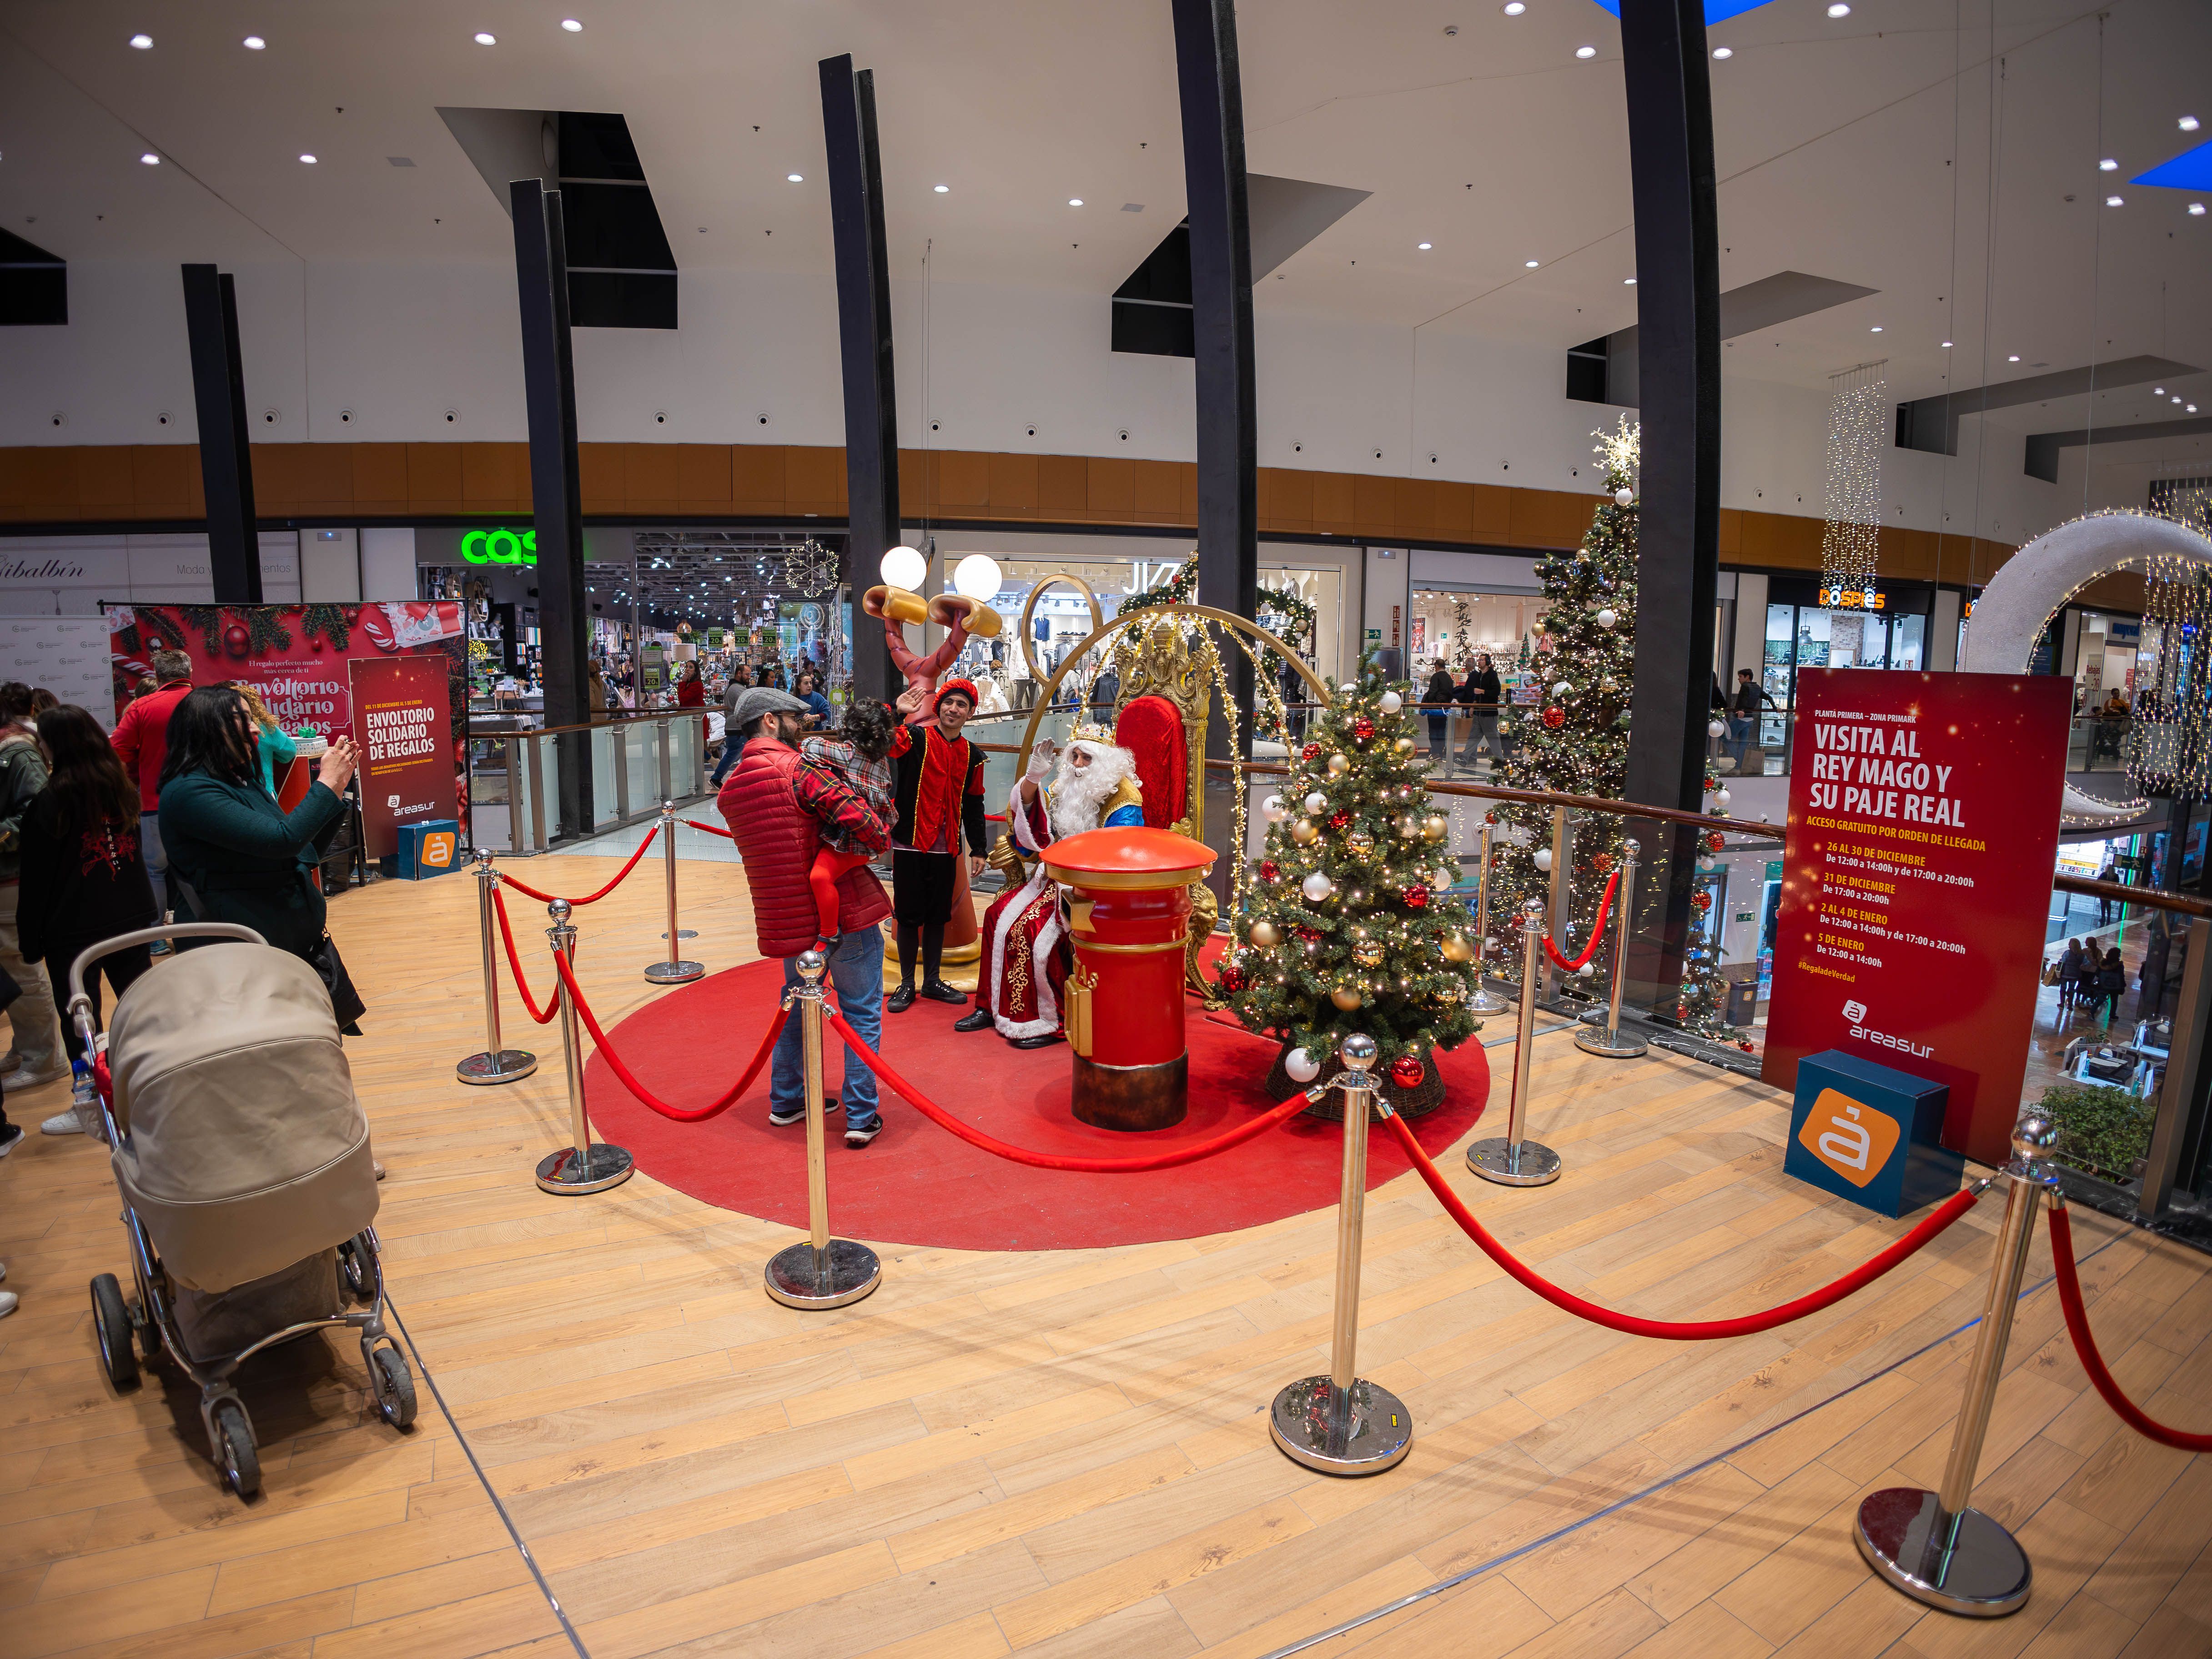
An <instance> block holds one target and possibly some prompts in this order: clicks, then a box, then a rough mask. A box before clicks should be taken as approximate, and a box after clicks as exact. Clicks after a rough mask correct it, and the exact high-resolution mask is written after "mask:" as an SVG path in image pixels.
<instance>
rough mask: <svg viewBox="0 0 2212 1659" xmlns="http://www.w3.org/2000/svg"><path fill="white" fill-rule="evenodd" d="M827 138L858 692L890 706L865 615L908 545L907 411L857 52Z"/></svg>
mask: <svg viewBox="0 0 2212 1659" xmlns="http://www.w3.org/2000/svg"><path fill="white" fill-rule="evenodd" d="M821 71H822V136H823V139H824V141H825V143H826V146H827V149H828V151H829V228H830V230H831V232H832V234H833V235H834V237H835V240H836V260H837V344H838V351H839V356H840V357H841V358H842V362H843V364H844V381H845V499H846V511H847V513H848V515H849V516H848V520H847V523H848V526H849V532H848V534H847V536H846V538H845V569H844V576H845V580H846V583H847V585H848V589H849V591H850V592H851V594H852V599H853V690H854V695H855V696H864V697H877V698H888V697H889V696H890V687H891V659H890V652H888V651H887V650H885V649H884V642H883V638H882V635H881V633H880V631H879V630H878V629H877V628H876V627H875V625H874V624H873V623H872V622H870V621H869V620H868V619H867V618H866V617H863V616H862V615H861V614H860V595H861V594H862V593H863V592H866V590H867V589H868V588H870V587H872V586H874V585H875V582H876V580H877V567H878V565H879V564H880V563H881V562H882V561H883V556H884V549H885V548H888V547H890V545H891V544H893V543H895V542H896V541H897V540H898V538H899V476H898V403H897V398H896V393H895V392H894V388H893V386H892V381H891V282H890V265H889V263H888V261H887V260H886V258H885V257H884V170H883V163H882V161H881V159H880V157H879V156H878V154H877V151H876V77H875V72H874V71H873V70H860V72H859V73H858V74H855V73H854V70H853V59H852V56H851V54H850V53H847V54H844V55H842V56H840V57H836V58H823V60H822V64H821Z"/></svg>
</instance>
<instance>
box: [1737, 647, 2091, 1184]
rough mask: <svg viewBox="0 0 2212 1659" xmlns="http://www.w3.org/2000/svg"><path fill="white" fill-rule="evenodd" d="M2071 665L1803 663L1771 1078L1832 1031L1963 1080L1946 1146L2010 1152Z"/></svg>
mask: <svg viewBox="0 0 2212 1659" xmlns="http://www.w3.org/2000/svg"><path fill="white" fill-rule="evenodd" d="M2072 692H2073V683H2072V682H2071V681H2070V680H2067V679H2064V678H2059V677H2057V676H2052V675H2043V676H2027V675H2010V674H1960V673H1951V674H1914V673H1905V672H1899V671H1894V670H1890V671H1883V670H1876V669H1854V668H1841V669H1838V668H1817V669H1806V670H1802V671H1800V673H1799V675H1798V679H1797V698H1798V702H1797V715H1798V721H1797V736H1796V748H1795V750H1794V752H1793V754H1792V756H1791V757H1790V817H1789V824H1788V830H1787V846H1786V851H1785V853H1784V859H1783V873H1782V899H1781V906H1780V908H1779V910H1778V914H1777V917H1776V923H1775V943H1774V1000H1773V1004H1772V1009H1773V1012H1772V1014H1771V1017H1770V1018H1769V1021H1768V1029H1767V1044H1766V1054H1765V1065H1764V1067H1763V1070H1762V1075H1763V1076H1764V1078H1765V1080H1766V1081H1767V1082H1768V1083H1771V1084H1773V1085H1776V1086H1777V1087H1778V1088H1782V1089H1787V1090H1792V1091H1794V1090H1795V1089H1796V1081H1797V1064H1798V1061H1800V1060H1802V1059H1804V1058H1805V1057H1806V1056H1808V1055H1809V1054H1820V1053H1822V1052H1824V1051H1826V1050H1829V1049H1835V1050H1838V1051H1840V1052H1841V1053H1842V1054H1846V1055H1850V1056H1855V1057H1857V1058H1859V1059H1863V1060H1879V1061H1881V1062H1883V1063H1885V1064H1888V1065H1891V1066H1897V1067H1899V1068H1901V1069H1903V1070H1904V1071H1905V1072H1907V1073H1911V1075H1913V1076H1915V1077H1918V1078H1923V1079H1927V1080H1928V1081H1929V1082H1932V1083H1941V1084H1945V1085H1948V1086H1949V1088H1950V1103H1949V1110H1948V1115H1947V1116H1946V1118H1945V1121H1944V1129H1943V1145H1944V1146H1948V1147H1952V1148H1954V1149H1956V1150H1958V1151H1962V1152H1965V1153H1966V1155H1967V1156H1968V1157H1969V1158H1973V1159H1975V1160H1976V1161H1977V1162H1979V1163H1984V1164H2002V1163H2003V1162H2004V1161H2005V1159H2006V1158H2007V1157H2008V1153H2009V1147H2010V1134H2011V1128H2012V1122H2013V1119H2014V1117H2015V1115H2016V1114H2017V1112H2018V1109H2019V1106H2020V1092H2021V1082H2022V1080H2023V1079H2024V1077H2025V1074H2026V1071H2027V1042H2028V1036H2029V1032H2030V1030H2031V1028H2032V1026H2033V1021H2034V1018H2035V994H2036V985H2037V981H2038V978H2039V973H2040V970H2041V969H2042V966H2043V945H2044V930H2045V925H2046V921H2047V917H2048V915H2049V908H2050V896H2051V866H2052V864H2053V862H2054V860H2055V857H2056V852H2057V842H2058V805H2059V795H2060V791H2061V790H2062V789H2063V786H2064V782H2065V754H2066V726H2067V716H2068V713H2069V702H2070V699H2071V696H2072Z"/></svg>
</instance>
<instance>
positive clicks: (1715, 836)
mask: <svg viewBox="0 0 2212 1659" xmlns="http://www.w3.org/2000/svg"><path fill="white" fill-rule="evenodd" d="M1727 844H1728V843H1727V842H1724V841H1723V840H1722V839H1721V832H1720V831H1719V830H1717V829H1716V830H1714V831H1713V832H1712V834H1711V835H1710V836H1706V837H1705V851H1707V852H1708V853H1717V852H1719V851H1720V850H1721V848H1723V847H1725V846H1726V845H1727Z"/></svg>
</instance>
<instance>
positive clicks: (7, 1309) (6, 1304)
mask: <svg viewBox="0 0 2212 1659" xmlns="http://www.w3.org/2000/svg"><path fill="white" fill-rule="evenodd" d="M15 1302H16V1297H15V1291H0V1319H5V1318H6V1317H7V1316H9V1314H11V1313H13V1312H15Z"/></svg>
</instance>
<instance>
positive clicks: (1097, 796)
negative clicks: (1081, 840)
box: [1048, 742, 1137, 838]
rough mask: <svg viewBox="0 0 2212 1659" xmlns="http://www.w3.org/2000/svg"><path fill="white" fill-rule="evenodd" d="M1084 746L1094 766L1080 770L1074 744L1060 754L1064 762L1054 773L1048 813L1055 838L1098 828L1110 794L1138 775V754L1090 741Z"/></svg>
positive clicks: (1077, 834) (1061, 760) (1061, 762)
mask: <svg viewBox="0 0 2212 1659" xmlns="http://www.w3.org/2000/svg"><path fill="white" fill-rule="evenodd" d="M1083 747H1084V748H1085V750H1089V752H1090V755H1091V764H1090V765H1088V766H1086V767H1085V768H1083V769H1081V770H1080V771H1079V770H1077V769H1076V768H1075V766H1074V764H1073V760H1072V758H1071V757H1073V755H1074V753H1075V747H1074V745H1073V744H1071V745H1069V747H1068V750H1067V752H1066V754H1063V755H1062V756H1061V757H1060V765H1059V767H1058V768H1057V769H1055V770H1054V773H1053V775H1052V793H1051V804H1050V811H1049V813H1048V816H1049V817H1050V819H1051V822H1052V833H1053V835H1054V837H1055V838H1057V837H1060V836H1079V835H1081V834H1082V833H1083V832H1084V831H1085V830H1086V829H1097V827H1098V813H1099V809H1100V808H1101V807H1103V806H1104V805H1106V801H1107V799H1108V797H1109V796H1111V795H1112V794H1113V793H1114V792H1115V790H1116V789H1118V788H1120V787H1121V783H1122V781H1123V780H1124V779H1127V778H1133V777H1134V776H1136V775H1137V757H1135V756H1134V755H1133V754H1131V753H1130V752H1129V751H1128V750H1126V749H1116V748H1113V747H1111V746H1110V745H1109V744H1101V743H1090V742H1085V744H1083Z"/></svg>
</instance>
